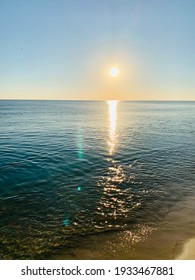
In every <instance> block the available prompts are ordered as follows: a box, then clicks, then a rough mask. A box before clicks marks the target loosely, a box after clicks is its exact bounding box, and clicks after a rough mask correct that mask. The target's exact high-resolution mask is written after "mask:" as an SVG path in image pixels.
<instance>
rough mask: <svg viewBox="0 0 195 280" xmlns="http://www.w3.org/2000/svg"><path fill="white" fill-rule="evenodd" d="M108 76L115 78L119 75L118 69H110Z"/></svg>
mask: <svg viewBox="0 0 195 280" xmlns="http://www.w3.org/2000/svg"><path fill="white" fill-rule="evenodd" d="M109 74H110V76H111V77H117V76H118V75H119V69H118V68H117V67H112V68H110V70H109Z"/></svg>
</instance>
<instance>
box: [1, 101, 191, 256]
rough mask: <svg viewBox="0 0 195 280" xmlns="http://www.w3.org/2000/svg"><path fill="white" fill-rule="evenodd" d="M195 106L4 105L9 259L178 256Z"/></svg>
mask: <svg viewBox="0 0 195 280" xmlns="http://www.w3.org/2000/svg"><path fill="white" fill-rule="evenodd" d="M194 202H195V102H157V101H147V102H146V101H145V102H144V101H143V102H141V101H140V102H135V101H134V102H130V101H29V100H26V101H25V100H0V259H172V258H175V256H176V255H177V252H179V248H180V247H181V245H182V243H183V242H184V241H185V240H186V239H188V238H191V237H193V236H194V235H195V234H194V233H195V218H194V211H195V203H194Z"/></svg>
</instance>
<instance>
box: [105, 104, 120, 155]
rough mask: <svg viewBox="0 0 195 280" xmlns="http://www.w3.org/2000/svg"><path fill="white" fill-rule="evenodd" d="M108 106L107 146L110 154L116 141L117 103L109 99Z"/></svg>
mask: <svg viewBox="0 0 195 280" xmlns="http://www.w3.org/2000/svg"><path fill="white" fill-rule="evenodd" d="M107 102H108V106H109V140H108V146H109V154H110V155H112V154H113V152H114V150H115V146H116V142H117V135H116V125H117V103H118V101H116V100H109V101H107Z"/></svg>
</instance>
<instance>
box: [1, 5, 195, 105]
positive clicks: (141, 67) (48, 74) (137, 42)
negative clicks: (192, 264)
mask: <svg viewBox="0 0 195 280" xmlns="http://www.w3.org/2000/svg"><path fill="white" fill-rule="evenodd" d="M194 13H195V1H193V0H185V1H184V0H147V1H146V0H0V19H1V24H0V99H1V98H6V99H11V98H14V99H20V98H23V99H107V98H108V99H110V98H118V99H129V100H132V99H133V100H135V99H136V100H137V99H142V100H148V99H153V100H154V99H157V100H159V99H160V100H163V99H164V100H169V99H172V100H177V99H178V100H195V79H194V72H195V36H194V30H195V17H194ZM112 65H117V66H118V67H119V70H120V75H119V77H118V78H116V79H115V80H114V79H113V78H111V77H109V75H108V73H107V69H109V67H110V66H112Z"/></svg>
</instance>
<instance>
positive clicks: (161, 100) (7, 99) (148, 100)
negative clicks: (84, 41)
mask: <svg viewBox="0 0 195 280" xmlns="http://www.w3.org/2000/svg"><path fill="white" fill-rule="evenodd" d="M0 101H71V102H73V101H79V102H80V101H83V102H86V101H90V102H92V101H94V102H97V101H124V102H127V101H128V102H195V100H186V99H179V100H175V99H170V100H167V99H165V100H163V99H30V98H28V99H25V98H0Z"/></svg>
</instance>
